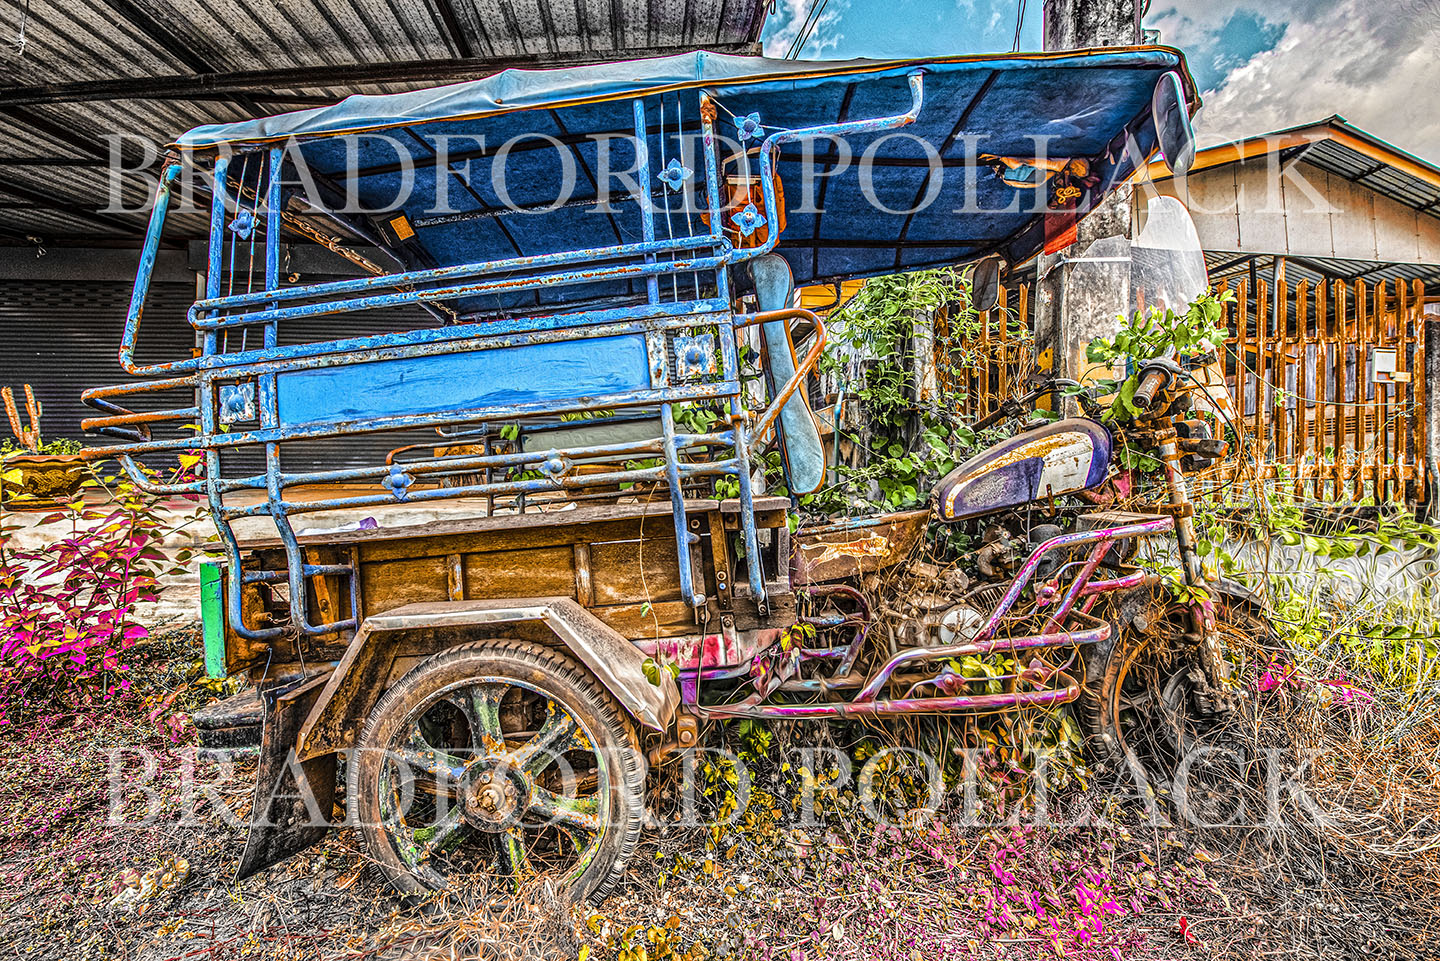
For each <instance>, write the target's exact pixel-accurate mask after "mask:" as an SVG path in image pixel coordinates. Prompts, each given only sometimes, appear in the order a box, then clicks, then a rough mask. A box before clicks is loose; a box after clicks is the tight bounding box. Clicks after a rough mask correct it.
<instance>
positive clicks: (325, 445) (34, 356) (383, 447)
mask: <svg viewBox="0 0 1440 961" xmlns="http://www.w3.org/2000/svg"><path fill="white" fill-rule="evenodd" d="M131 289H132V288H131V285H130V284H128V283H123V282H116V281H105V282H88V283H87V282H84V281H43V282H42V281H8V280H6V281H0V384H8V385H10V386H12V387H14V388H15V389H16V391H17V393H18V392H19V390H20V385H21V384H30V385H31V386H32V387H33V388H34V390H35V395H36V399H37V400H39V401H40V403H41V405H42V406H43V408H44V411H43V417H42V419H41V422H40V426H41V432H42V434H43V435H44V437H45V439H46V440H55V439H59V438H62V437H69V438H75V439H78V440H83V441H84V442H86V443H88V444H96V445H99V444H103V443H105V442H106V441H105V439H104V438H96V437H86V436H85V435H84V434H82V433H81V431H80V422H81V420H83V419H84V418H85V417H87V416H90V415H91V414H92V413H93V412H92V411H91V410H90V409H89V408H87V407H86V406H85V405H84V404H82V403H81V402H80V394H81V392H82V391H84V390H86V389H87V388H90V387H95V386H97V385H100V384H117V383H123V382H125V381H127V380H133V379H134V378H131V377H129V376H128V375H126V374H125V373H124V372H123V371H122V370H121V369H120V365H119V363H118V361H117V360H116V351H117V349H118V348H119V346H120V335H121V333H122V332H123V330H124V327H125V314H126V312H127V310H128V309H129V306H130V293H131ZM194 302H195V288H194V286H193V285H191V284H185V283H174V282H170V283H163V282H156V283H153V284H152V285H151V287H150V295H149V297H148V298H147V299H146V302H145V322H144V324H143V325H142V326H141V329H140V343H139V344H138V345H137V350H136V359H137V360H138V361H139V362H140V363H142V364H146V363H160V362H163V361H167V360H176V359H179V358H182V357H189V356H191V353H192V351H193V349H194V342H195V341H194V331H193V330H192V329H191V327H190V325H189V324H188V323H187V322H186V318H185V312H186V311H187V310H188V309H189V308H190V305H191V304H192V303H194ZM433 323H434V321H433V320H432V319H431V318H430V317H429V316H428V315H426V314H424V313H422V312H419V311H415V312H413V313H407V314H403V315H397V314H391V315H389V316H387V317H385V318H380V317H373V318H372V317H358V318H356V317H330V318H316V319H313V320H310V321H308V322H307V323H306V324H305V325H304V326H298V325H297V326H293V327H291V328H290V329H288V330H286V331H284V333H283V342H285V343H303V342H309V341H315V340H324V339H328V338H330V337H333V336H335V333H334V331H337V330H343V331H344V332H345V333H346V334H364V333H376V332H380V331H383V330H397V329H405V328H408V327H426V326H431V325H432V324H433ZM174 400H175V401H176V402H182V403H183V398H178V397H177V398H175V399H174ZM146 406H147V407H151V406H154V404H152V403H147V404H146ZM0 425H3V426H0V431H3V433H4V434H5V435H7V436H8V434H9V425H8V423H6V422H5V421H4V420H3V418H0ZM435 439H436V436H435V434H434V432H433V431H407V432H397V433H394V434H384V435H372V436H366V437H347V438H339V439H335V440H324V441H314V442H310V443H307V444H306V445H304V447H303V448H302V447H298V446H297V447H294V448H293V449H290V448H287V450H286V451H285V454H284V456H285V466H286V468H287V470H310V469H316V468H320V467H358V466H364V465H376V464H382V463H384V460H385V453H386V452H387V451H389V450H391V449H393V448H395V447H399V446H401V445H404V444H413V443H428V442H431V441H433V440H435ZM155 466H157V467H158V466H161V464H160V463H157V464H156V465H155ZM263 469H264V455H263V453H261V452H260V451H259V450H258V449H255V450H246V451H243V452H239V453H236V454H230V455H227V457H226V464H225V471H226V473H227V474H230V475H235V474H237V473H238V472H240V471H244V472H247V473H249V472H259V471H261V470H263Z"/></svg>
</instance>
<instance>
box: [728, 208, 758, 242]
mask: <svg viewBox="0 0 1440 961" xmlns="http://www.w3.org/2000/svg"><path fill="white" fill-rule="evenodd" d="M730 219H731V220H732V221H734V223H735V226H736V227H738V228H739V229H740V236H742V237H748V236H750V235H751V234H753V233H754V232H755V228H757V227H763V226H765V215H764V214H762V213H761V212H760V211H759V210H757V209H755V205H754V204H746V205H745V209H744V210H742V211H740V212H739V213H738V214H736V215H735V216H734V217H732V218H730Z"/></svg>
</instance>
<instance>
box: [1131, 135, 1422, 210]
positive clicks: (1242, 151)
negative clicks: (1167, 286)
mask: <svg viewBox="0 0 1440 961" xmlns="http://www.w3.org/2000/svg"><path fill="white" fill-rule="evenodd" d="M1271 153H1279V154H1280V155H1281V157H1282V159H1283V160H1284V161H1285V162H1291V161H1295V160H1304V161H1305V162H1306V163H1310V164H1314V165H1315V166H1317V167H1319V168H1321V169H1322V170H1325V171H1327V172H1329V173H1333V174H1336V175H1338V176H1340V177H1343V178H1345V179H1346V180H1348V181H1350V182H1351V183H1355V184H1359V185H1360V186H1363V187H1367V188H1369V189H1370V190H1373V191H1375V192H1376V193H1378V194H1381V195H1383V196H1385V197H1388V198H1389V199H1391V200H1394V201H1396V202H1397V203H1401V204H1404V205H1405V206H1407V207H1411V208H1413V209H1415V210H1418V211H1421V212H1422V213H1425V214H1428V215H1429V216H1432V217H1435V218H1437V219H1440V167H1437V166H1436V165H1435V164H1433V163H1430V162H1429V161H1427V160H1423V159H1421V158H1420V157H1417V156H1415V155H1414V154H1412V153H1409V152H1408V151H1405V150H1401V149H1400V148H1399V147H1396V146H1395V145H1394V144H1391V143H1389V142H1387V141H1385V140H1381V139H1380V138H1379V137H1377V136H1375V135H1374V134H1372V133H1368V132H1366V131H1364V130H1361V129H1360V128H1359V127H1357V126H1355V125H1354V124H1352V123H1350V121H1348V120H1346V119H1345V118H1344V117H1342V116H1340V115H1339V114H1335V115H1333V116H1330V117H1327V118H1325V119H1324V120H1320V121H1317V122H1315V123H1308V124H1301V125H1299V126H1295V127H1286V128H1285V129H1283V130H1276V131H1272V132H1270V133H1266V134H1260V135H1258V136H1255V137H1249V138H1246V139H1244V140H1237V141H1235V142H1233V143H1226V144H1219V145H1217V146H1214V147H1207V148H1205V149H1204V150H1200V151H1197V152H1196V154H1195V162H1194V164H1192V165H1191V167H1190V171H1191V173H1192V174H1193V173H1196V172H1199V171H1201V170H1208V169H1210V168H1213V167H1222V166H1225V165H1226V164H1232V163H1238V162H1241V161H1244V160H1250V159H1253V158H1255V157H1261V156H1264V155H1266V154H1271ZM1149 177H1150V178H1151V179H1153V180H1155V181H1157V182H1158V181H1163V180H1168V179H1170V178H1171V174H1170V171H1169V170H1168V169H1166V168H1165V166H1164V164H1161V163H1158V162H1152V163H1151V164H1150V168H1149Z"/></svg>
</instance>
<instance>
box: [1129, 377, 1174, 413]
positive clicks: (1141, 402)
mask: <svg viewBox="0 0 1440 961" xmlns="http://www.w3.org/2000/svg"><path fill="white" fill-rule="evenodd" d="M1169 381H1170V375H1169V374H1167V373H1166V372H1165V371H1163V370H1154V369H1152V370H1148V371H1146V372H1145V374H1144V375H1143V376H1141V378H1140V386H1139V387H1137V388H1135V396H1134V398H1132V400H1133V402H1134V404H1135V406H1136V407H1138V408H1140V409H1141V410H1149V409H1150V407H1151V406H1152V405H1153V404H1154V403H1155V395H1156V394H1158V393H1159V392H1160V391H1162V390H1164V389H1165V385H1166V384H1167V383H1169Z"/></svg>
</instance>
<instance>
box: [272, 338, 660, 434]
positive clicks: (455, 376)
mask: <svg viewBox="0 0 1440 961" xmlns="http://www.w3.org/2000/svg"><path fill="white" fill-rule="evenodd" d="M649 386H650V362H649V358H648V356H647V354H646V352H645V337H644V335H643V334H626V335H623V336H619V337H601V338H597V339H594V340H579V341H560V342H556V343H542V344H529V345H525V346H517V347H499V348H492V349H490V350H476V351H470V352H468V353H463V354H440V355H437V356H433V357H410V358H402V359H399V360H382V361H372V362H370V363H361V364H354V365H352V366H348V367H330V368H324V369H320V370H305V371H293V372H290V373H284V374H281V375H280V376H279V377H278V378H277V387H278V394H279V396H278V406H279V415H280V425H281V426H282V427H299V426H304V425H307V424H338V423H342V422H344V421H352V420H369V419H371V418H377V417H393V416H403V415H407V414H428V413H432V412H443V411H453V410H471V409H474V408H481V407H498V406H503V405H506V404H523V403H534V402H536V401H555V402H557V403H558V402H561V401H566V400H573V399H575V398H578V397H594V396H597V395H601V396H603V395H605V394H613V393H618V392H621V391H628V390H637V389H645V388H648V387H649ZM600 406H603V405H600Z"/></svg>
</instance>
